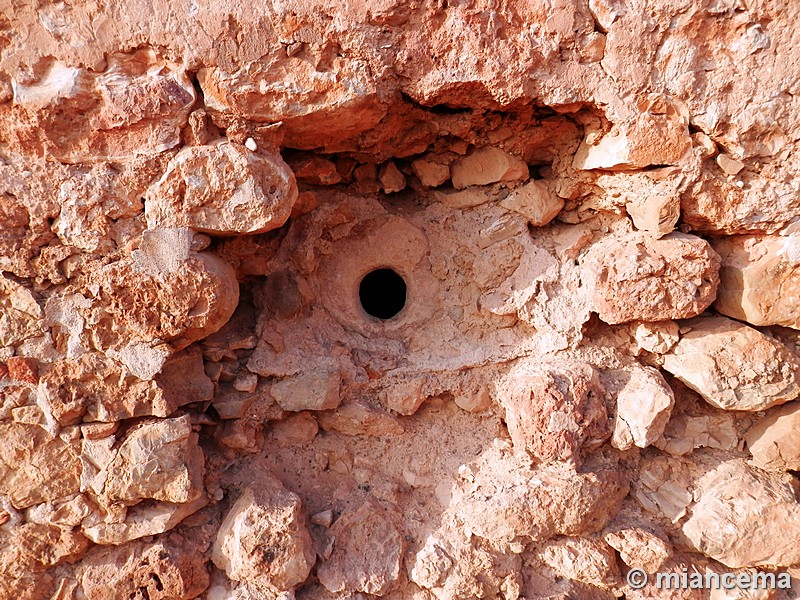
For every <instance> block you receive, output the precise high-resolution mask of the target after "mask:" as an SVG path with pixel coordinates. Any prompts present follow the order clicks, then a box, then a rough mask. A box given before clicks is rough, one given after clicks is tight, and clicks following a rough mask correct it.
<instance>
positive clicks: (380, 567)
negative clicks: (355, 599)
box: [317, 501, 405, 596]
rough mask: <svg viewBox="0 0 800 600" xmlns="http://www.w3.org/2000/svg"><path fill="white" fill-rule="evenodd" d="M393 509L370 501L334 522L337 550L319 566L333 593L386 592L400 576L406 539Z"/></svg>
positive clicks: (375, 593) (321, 575) (333, 529)
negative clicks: (396, 520)
mask: <svg viewBox="0 0 800 600" xmlns="http://www.w3.org/2000/svg"><path fill="white" fill-rule="evenodd" d="M394 519H395V517H394V516H393V515H392V511H391V509H389V508H387V507H383V506H380V505H379V504H377V503H374V502H371V501H368V502H365V503H364V504H363V505H362V506H360V507H359V508H358V509H357V510H355V511H352V512H349V513H345V514H343V515H342V516H341V517H339V519H337V521H336V522H335V523H334V524H333V527H331V529H330V535H331V537H332V539H333V552H332V553H331V555H330V557H329V558H327V559H326V560H325V561H324V562H322V564H320V565H319V568H318V569H317V577H319V580H320V583H322V585H324V586H325V588H326V589H327V590H328V591H329V592H332V593H335V592H349V593H354V592H364V593H366V594H372V595H375V596H385V595H386V594H387V592H389V590H390V589H391V588H392V586H393V585H394V584H395V582H396V581H397V580H398V579H399V578H400V564H401V559H402V556H403V551H404V549H405V542H404V540H403V538H402V536H401V534H400V532H399V531H398V530H397V527H396V526H395V524H394V522H393V521H394Z"/></svg>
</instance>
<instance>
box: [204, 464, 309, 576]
mask: <svg viewBox="0 0 800 600" xmlns="http://www.w3.org/2000/svg"><path fill="white" fill-rule="evenodd" d="M315 558H316V557H315V554H314V550H313V546H312V542H311V537H310V535H309V533H308V529H307V526H306V522H305V517H304V515H303V512H302V507H301V504H300V498H298V497H297V496H296V495H295V494H293V493H292V492H289V491H288V490H286V489H285V488H284V487H283V486H282V485H281V483H280V482H279V481H278V480H277V479H275V478H273V477H270V476H267V477H264V478H263V480H262V482H260V483H259V484H258V485H254V486H250V487H247V488H246V489H245V490H244V491H243V492H242V495H241V496H240V497H239V499H238V500H237V501H236V503H235V504H234V505H233V506H232V507H231V508H230V510H229V511H228V514H227V515H226V516H225V520H224V521H223V523H222V525H221V526H220V529H219V533H218V534H217V538H216V541H215V543H214V549H213V553H212V555H211V559H212V560H213V561H214V564H215V565H216V566H217V567H218V568H219V569H221V570H223V571H225V573H227V575H228V577H230V578H231V579H234V580H236V581H257V580H262V581H263V582H265V583H266V584H268V585H269V586H270V587H272V588H274V589H276V590H291V589H292V588H293V587H295V586H296V585H298V584H300V583H302V582H303V581H305V579H306V578H307V577H308V574H309V572H310V571H311V567H313V566H314V561H315Z"/></svg>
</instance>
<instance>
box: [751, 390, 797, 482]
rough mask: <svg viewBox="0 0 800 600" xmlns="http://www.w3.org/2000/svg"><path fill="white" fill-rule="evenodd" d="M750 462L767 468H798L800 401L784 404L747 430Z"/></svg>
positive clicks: (785, 469) (782, 469) (779, 469)
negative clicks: (751, 457)
mask: <svg viewBox="0 0 800 600" xmlns="http://www.w3.org/2000/svg"><path fill="white" fill-rule="evenodd" d="M747 448H748V449H749V450H750V454H752V456H753V463H754V464H755V465H756V466H757V467H759V468H761V469H766V470H769V471H797V470H800V405H799V404H798V403H797V402H791V403H789V404H784V405H783V406H780V407H777V408H775V409H773V410H770V411H769V412H768V413H767V416H766V417H764V418H763V419H762V420H761V421H759V422H758V423H756V424H755V425H754V426H753V427H752V428H750V430H749V431H748V432H747Z"/></svg>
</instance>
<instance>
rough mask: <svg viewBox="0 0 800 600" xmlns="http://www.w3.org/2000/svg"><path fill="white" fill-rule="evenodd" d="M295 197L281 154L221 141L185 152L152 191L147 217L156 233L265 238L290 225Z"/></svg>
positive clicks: (290, 172)
mask: <svg viewBox="0 0 800 600" xmlns="http://www.w3.org/2000/svg"><path fill="white" fill-rule="evenodd" d="M296 198H297V184H296V183H295V179H294V174H293V173H292V171H291V169H290V168H289V166H288V165H287V164H286V163H285V162H283V159H282V158H281V157H280V156H279V155H277V154H274V155H270V154H265V153H260V154H256V153H254V152H251V151H249V150H248V149H247V148H245V147H244V146H241V145H239V144H234V143H233V142H228V141H221V142H217V143H215V144H211V145H208V146H190V147H187V148H184V149H183V150H181V151H180V152H179V153H178V154H177V155H176V156H175V158H173V159H172V160H171V161H170V163H169V165H168V167H167V171H166V173H164V176H163V177H162V178H161V180H160V181H158V183H156V184H155V185H153V186H152V187H151V188H150V189H149V190H148V191H147V196H146V199H145V200H146V201H145V217H146V218H147V225H148V227H150V228H151V229H156V228H170V227H191V228H192V229H196V230H198V231H206V232H208V233H213V234H216V235H232V234H242V233H263V232H265V231H269V230H270V229H276V228H278V227H280V226H281V225H283V224H284V223H285V222H286V219H288V218H289V214H290V213H291V211H292V206H293V205H294V201H295V199H296Z"/></svg>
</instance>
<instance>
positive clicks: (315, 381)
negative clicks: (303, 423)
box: [270, 371, 342, 412]
mask: <svg viewBox="0 0 800 600" xmlns="http://www.w3.org/2000/svg"><path fill="white" fill-rule="evenodd" d="M341 380H342V378H341V375H340V374H339V373H338V372H335V371H329V372H317V373H302V374H300V375H295V376H293V377H289V378H287V379H282V380H281V381H278V382H276V383H274V384H273V385H272V388H270V394H271V395H272V397H273V398H274V399H275V401H276V402H277V403H278V404H279V405H280V407H281V408H282V409H283V410H289V411H293V412H300V411H303V410H330V409H332V408H336V407H337V406H339V403H340V402H341V396H340V395H339V387H340V385H341Z"/></svg>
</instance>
